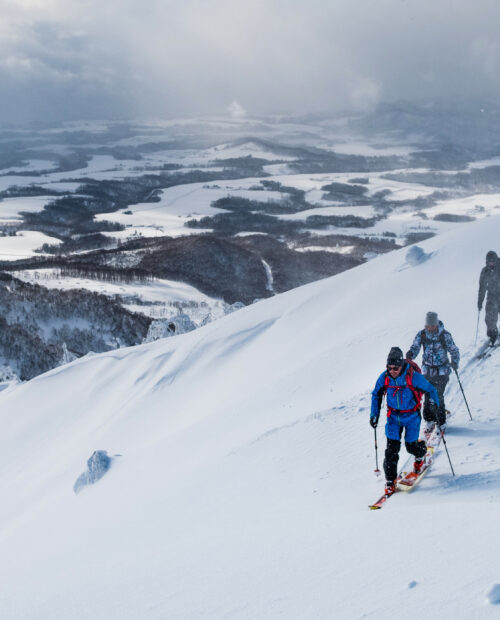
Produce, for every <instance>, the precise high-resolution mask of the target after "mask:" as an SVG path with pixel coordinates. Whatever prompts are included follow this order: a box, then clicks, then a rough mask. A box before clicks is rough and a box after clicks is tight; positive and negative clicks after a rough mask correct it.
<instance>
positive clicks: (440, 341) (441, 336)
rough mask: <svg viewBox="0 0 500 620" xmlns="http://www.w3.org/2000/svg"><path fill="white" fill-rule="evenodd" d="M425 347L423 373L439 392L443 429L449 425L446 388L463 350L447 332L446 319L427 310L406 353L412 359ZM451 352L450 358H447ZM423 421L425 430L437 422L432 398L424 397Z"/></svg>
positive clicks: (439, 416) (440, 423) (430, 429)
mask: <svg viewBox="0 0 500 620" xmlns="http://www.w3.org/2000/svg"><path fill="white" fill-rule="evenodd" d="M420 347H423V349H424V352H423V355H422V374H423V375H424V377H425V378H426V379H427V381H429V382H430V383H432V385H434V387H435V388H436V389H437V392H438V394H439V408H438V416H437V417H438V423H439V425H440V426H441V428H442V429H443V430H444V428H445V427H446V408H445V403H444V391H445V388H446V385H447V383H448V381H449V380H450V373H451V369H453V370H457V369H458V364H459V363H460V351H459V349H458V347H457V345H456V344H455V342H454V341H453V337H452V335H451V334H450V332H448V331H446V330H445V328H444V325H443V322H442V321H440V320H439V318H438V315H437V313H436V312H428V313H427V315H426V317H425V327H424V329H422V330H421V331H419V332H418V333H417V335H416V336H415V340H414V341H413V344H412V345H411V347H410V350H409V351H408V352H407V353H406V358H407V359H409V360H412V359H415V358H416V357H417V355H418V354H419V351H420ZM448 353H449V354H450V356H451V361H450V360H449V359H448ZM423 413H424V420H425V422H426V426H425V428H424V432H425V433H430V432H431V431H432V429H433V427H434V424H435V423H436V417H435V413H434V412H433V411H432V409H431V407H430V405H429V399H428V398H426V399H425V404H424V412H423Z"/></svg>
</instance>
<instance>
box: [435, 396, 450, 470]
mask: <svg viewBox="0 0 500 620" xmlns="http://www.w3.org/2000/svg"><path fill="white" fill-rule="evenodd" d="M434 417H435V418H436V424H437V427H438V428H439V432H440V433H441V439H442V440H443V444H444V449H445V450H446V456H447V457H448V462H449V463H450V467H451V473H452V474H453V476H455V472H454V470H453V465H452V464H451V459H450V453H449V452H448V446H447V445H446V439H445V438H444V431H443V429H442V428H441V425H440V424H439V418H438V412H437V407H434Z"/></svg>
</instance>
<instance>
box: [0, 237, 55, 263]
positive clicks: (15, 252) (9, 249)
mask: <svg viewBox="0 0 500 620" xmlns="http://www.w3.org/2000/svg"><path fill="white" fill-rule="evenodd" d="M44 243H48V244H50V245H59V244H60V243H61V240H60V239H57V238H56V237H50V236H49V235H46V234H44V233H41V232H38V231H36V230H22V231H18V232H17V234H16V235H15V236H13V237H9V236H7V237H0V260H18V259H20V258H29V257H30V256H43V253H40V252H36V250H38V249H39V248H41V247H42V245H43V244H44Z"/></svg>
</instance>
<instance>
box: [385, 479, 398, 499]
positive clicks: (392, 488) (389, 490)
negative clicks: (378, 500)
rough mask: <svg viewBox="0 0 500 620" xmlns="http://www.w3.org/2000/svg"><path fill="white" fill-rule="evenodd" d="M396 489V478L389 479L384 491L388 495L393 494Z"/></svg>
mask: <svg viewBox="0 0 500 620" xmlns="http://www.w3.org/2000/svg"><path fill="white" fill-rule="evenodd" d="M395 490H396V481H395V480H387V481H386V483H385V490H384V493H385V495H386V496H387V497H389V496H390V495H392V494H393V493H394V491H395Z"/></svg>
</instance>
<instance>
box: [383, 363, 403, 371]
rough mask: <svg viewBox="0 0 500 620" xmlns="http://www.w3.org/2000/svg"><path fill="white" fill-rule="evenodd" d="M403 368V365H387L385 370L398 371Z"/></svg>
mask: <svg viewBox="0 0 500 620" xmlns="http://www.w3.org/2000/svg"><path fill="white" fill-rule="evenodd" d="M402 367H403V364H398V365H397V366H396V364H387V366H386V368H387V370H400V369H401V368H402Z"/></svg>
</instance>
